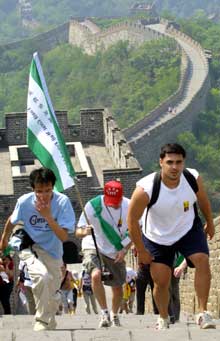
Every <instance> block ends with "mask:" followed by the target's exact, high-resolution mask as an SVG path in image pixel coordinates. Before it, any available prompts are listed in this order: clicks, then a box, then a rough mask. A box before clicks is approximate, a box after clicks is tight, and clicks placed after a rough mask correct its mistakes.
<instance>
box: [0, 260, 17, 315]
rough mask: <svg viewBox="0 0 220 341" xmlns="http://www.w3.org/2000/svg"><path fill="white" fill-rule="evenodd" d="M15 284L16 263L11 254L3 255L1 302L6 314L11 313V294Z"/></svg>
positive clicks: (0, 278)
mask: <svg viewBox="0 0 220 341" xmlns="http://www.w3.org/2000/svg"><path fill="white" fill-rule="evenodd" d="M13 286H14V263H13V260H12V258H11V256H9V255H7V256H3V257H2V259H1V262H0V302H1V304H2V307H3V310H4V314H6V315H10V314H11V306H10V296H11V293H12V290H13Z"/></svg>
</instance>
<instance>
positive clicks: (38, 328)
mask: <svg viewBox="0 0 220 341" xmlns="http://www.w3.org/2000/svg"><path fill="white" fill-rule="evenodd" d="M43 330H49V325H48V324H47V323H45V322H41V321H36V322H35V324H34V331H35V332H40V331H43Z"/></svg>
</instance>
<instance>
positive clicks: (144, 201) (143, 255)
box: [127, 187, 152, 264]
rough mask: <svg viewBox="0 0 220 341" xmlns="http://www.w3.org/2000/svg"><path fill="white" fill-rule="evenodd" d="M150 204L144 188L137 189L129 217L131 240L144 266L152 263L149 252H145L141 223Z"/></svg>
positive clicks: (132, 199)
mask: <svg viewBox="0 0 220 341" xmlns="http://www.w3.org/2000/svg"><path fill="white" fill-rule="evenodd" d="M148 203H149V197H148V195H147V194H146V193H145V192H144V190H143V188H141V187H137V188H136V189H135V190H134V192H133V194H132V197H131V201H130V204H129V208H128V216H127V223H128V231H129V235H130V238H131V240H132V241H133V243H134V245H135V247H136V250H137V253H138V260H139V263H144V264H147V263H150V262H151V261H152V257H151V255H150V254H149V252H147V251H146V250H145V247H144V243H143V241H142V235H141V228H140V224H139V221H140V219H141V217H142V215H143V213H144V210H145V208H146V207H147V205H148Z"/></svg>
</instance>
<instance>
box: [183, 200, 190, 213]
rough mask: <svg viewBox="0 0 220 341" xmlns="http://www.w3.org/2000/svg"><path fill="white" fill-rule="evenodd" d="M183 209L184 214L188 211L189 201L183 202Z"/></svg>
mask: <svg viewBox="0 0 220 341" xmlns="http://www.w3.org/2000/svg"><path fill="white" fill-rule="evenodd" d="M183 209H184V212H187V211H189V201H184V202H183Z"/></svg>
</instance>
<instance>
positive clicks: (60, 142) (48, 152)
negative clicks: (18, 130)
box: [27, 52, 75, 192]
mask: <svg viewBox="0 0 220 341" xmlns="http://www.w3.org/2000/svg"><path fill="white" fill-rule="evenodd" d="M27 144H28V146H29V148H30V149H31V150H32V152H33V153H34V154H35V156H36V157H37V159H38V160H39V161H40V162H41V164H42V165H43V166H44V167H47V168H50V169H51V170H52V171H53V172H54V174H55V175H56V178H57V181H56V184H55V189H56V190H57V191H60V192H62V191H63V190H65V189H66V188H69V187H71V186H73V185H74V181H73V177H74V175H75V172H74V169H73V166H72V163H71V160H70V156H69V153H68V150H67V148H66V145H65V141H64V138H63V136H62V133H61V131H60V128H59V124H58V122H57V119H56V115H55V112H54V110H53V106H52V102H51V100H50V96H49V93H48V90H47V85H46V81H45V78H44V75H43V71H42V68H41V65H40V60H39V58H38V54H37V52H36V53H34V55H33V60H32V63H31V68H30V76H29V87H28V99H27Z"/></svg>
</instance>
